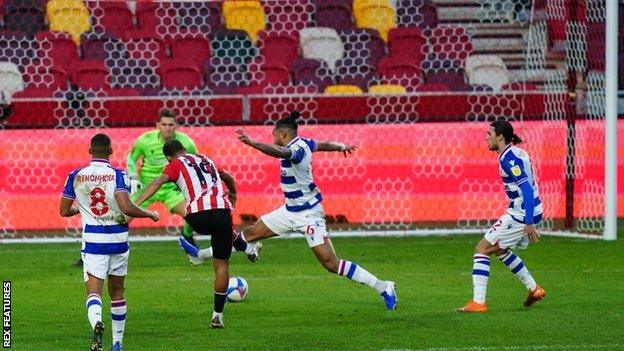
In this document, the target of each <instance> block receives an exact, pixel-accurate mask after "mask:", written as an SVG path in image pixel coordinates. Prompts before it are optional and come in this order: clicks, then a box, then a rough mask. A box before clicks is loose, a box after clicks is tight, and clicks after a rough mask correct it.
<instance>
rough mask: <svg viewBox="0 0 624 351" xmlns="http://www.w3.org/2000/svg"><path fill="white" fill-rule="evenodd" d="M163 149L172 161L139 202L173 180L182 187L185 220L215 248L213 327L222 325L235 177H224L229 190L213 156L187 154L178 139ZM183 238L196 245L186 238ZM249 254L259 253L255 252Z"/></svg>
mask: <svg viewBox="0 0 624 351" xmlns="http://www.w3.org/2000/svg"><path fill="white" fill-rule="evenodd" d="M162 152H163V154H164V155H165V157H166V158H167V160H168V161H169V164H168V165H167V166H165V168H164V169H163V171H162V174H161V175H160V176H159V177H158V178H156V179H154V180H153V181H152V182H151V183H150V184H149V185H148V186H147V187H146V188H145V190H143V193H142V194H141V195H140V196H139V198H138V199H137V203H138V204H141V203H142V202H144V201H145V200H147V199H148V198H150V197H151V196H152V195H153V194H155V193H156V192H157V191H158V190H159V189H161V187H162V186H163V185H165V184H168V183H170V182H172V183H174V185H177V186H178V188H180V190H181V191H182V193H183V194H184V198H185V199H186V211H185V212H186V217H185V220H186V221H187V223H188V224H189V225H190V226H191V227H192V228H193V230H195V231H196V232H197V233H199V234H205V235H210V241H211V244H212V247H213V248H214V260H213V268H214V271H215V282H214V312H213V314H212V323H211V326H212V327H213V328H223V308H224V306H225V298H226V291H227V287H228V281H229V279H230V278H229V273H228V269H229V259H230V254H231V252H232V234H233V232H234V230H233V224H232V209H233V205H234V204H233V203H232V202H233V201H234V202H235V199H236V198H235V196H236V185H235V183H234V179H233V178H231V177H229V178H225V179H223V181H224V182H225V185H226V187H227V188H228V190H229V193H227V192H226V191H225V189H224V188H223V184H222V183H221V176H220V173H223V171H219V170H218V169H217V167H216V165H215V163H214V162H213V161H212V160H211V159H210V158H208V157H206V156H204V155H201V154H190V153H188V152H187V150H186V148H185V147H184V145H182V143H181V142H180V141H178V140H169V141H167V142H165V145H164V146H163V150H162ZM228 194H229V195H228ZM180 240H181V241H184V242H185V243H186V245H188V246H190V247H193V248H195V246H192V245H191V244H190V243H188V242H187V241H185V240H184V239H183V238H180ZM236 241H237V242H238V244H239V245H241V246H238V247H239V248H241V249H242V250H243V251H244V250H245V249H249V250H253V247H252V246H251V245H247V243H246V242H244V240H243V238H242V237H241V236H239V237H238V238H237V239H236ZM195 250H197V249H196V248H195ZM250 253H251V254H252V255H256V253H255V252H250Z"/></svg>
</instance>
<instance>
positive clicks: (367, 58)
mask: <svg viewBox="0 0 624 351" xmlns="http://www.w3.org/2000/svg"><path fill="white" fill-rule="evenodd" d="M339 36H340V40H342V42H343V44H344V54H343V56H344V58H345V59H346V58H351V59H355V58H362V59H364V62H366V63H368V64H371V65H375V66H376V65H377V64H378V63H379V61H380V60H381V59H382V58H383V57H384V56H385V55H386V44H385V43H384V41H383V40H382V39H381V37H380V36H379V32H377V31H376V30H374V29H356V30H352V31H348V32H340V33H339Z"/></svg>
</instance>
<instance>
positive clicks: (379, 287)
mask: <svg viewBox="0 0 624 351" xmlns="http://www.w3.org/2000/svg"><path fill="white" fill-rule="evenodd" d="M337 274H338V275H341V276H343V277H347V278H349V279H351V280H354V281H356V282H358V283H361V284H366V285H368V286H370V287H371V288H373V289H375V290H376V291H377V292H378V293H380V294H381V293H382V292H383V291H384V290H385V289H386V287H387V286H388V284H387V283H386V282H385V281H383V280H379V279H377V277H375V276H374V275H372V274H371V273H370V272H368V271H367V270H366V269H364V268H362V267H360V266H358V265H357V264H355V263H354V262H351V261H345V260H340V263H339V264H338V273H337Z"/></svg>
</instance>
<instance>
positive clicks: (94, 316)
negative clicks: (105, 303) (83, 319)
mask: <svg viewBox="0 0 624 351" xmlns="http://www.w3.org/2000/svg"><path fill="white" fill-rule="evenodd" d="M85 305H86V306H87V318H89V323H91V329H93V328H95V323H97V322H101V321H102V298H101V297H100V295H98V294H89V296H87V302H86V304H85Z"/></svg>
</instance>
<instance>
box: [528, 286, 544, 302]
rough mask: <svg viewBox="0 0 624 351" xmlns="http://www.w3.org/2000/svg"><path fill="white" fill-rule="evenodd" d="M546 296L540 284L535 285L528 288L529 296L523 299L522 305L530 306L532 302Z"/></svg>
mask: <svg viewBox="0 0 624 351" xmlns="http://www.w3.org/2000/svg"><path fill="white" fill-rule="evenodd" d="M545 296H546V291H544V289H543V288H542V287H541V286H539V285H538V286H536V287H535V289H533V290H529V296H527V298H526V300H525V301H524V307H531V306H532V305H533V304H534V303H536V302H538V301H540V300H541V299H543V298H544V297H545Z"/></svg>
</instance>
